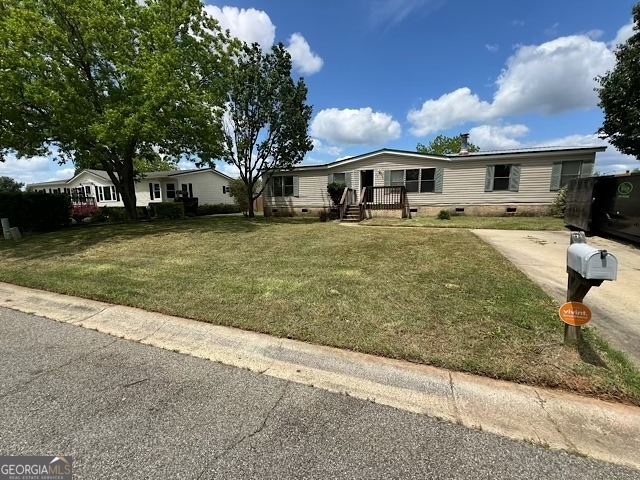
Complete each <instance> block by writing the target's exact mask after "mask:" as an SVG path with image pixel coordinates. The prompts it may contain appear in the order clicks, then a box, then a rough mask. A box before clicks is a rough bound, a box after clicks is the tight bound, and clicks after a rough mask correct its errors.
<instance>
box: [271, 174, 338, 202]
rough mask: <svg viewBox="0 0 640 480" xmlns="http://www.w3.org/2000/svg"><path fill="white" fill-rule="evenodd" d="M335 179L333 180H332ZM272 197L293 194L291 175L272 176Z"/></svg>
mask: <svg viewBox="0 0 640 480" xmlns="http://www.w3.org/2000/svg"><path fill="white" fill-rule="evenodd" d="M334 181H335V180H334ZM272 186H273V192H272V195H273V196H274V197H292V196H293V175H287V176H284V177H273V184H272Z"/></svg>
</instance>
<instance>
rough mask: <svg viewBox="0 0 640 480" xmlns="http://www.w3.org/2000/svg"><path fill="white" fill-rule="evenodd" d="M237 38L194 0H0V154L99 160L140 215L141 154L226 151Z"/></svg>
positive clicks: (199, 154) (132, 213)
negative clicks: (225, 130)
mask: <svg viewBox="0 0 640 480" xmlns="http://www.w3.org/2000/svg"><path fill="white" fill-rule="evenodd" d="M236 45H237V41H236V40H231V39H230V38H229V36H228V34H226V35H225V34H222V33H221V32H220V29H219V27H218V25H217V23H216V22H215V21H214V20H213V19H211V18H209V17H207V16H206V14H205V13H204V11H203V4H202V3H201V1H200V0H181V1H175V0H146V2H144V3H142V2H138V1H137V0H107V1H105V0H65V1H64V2H60V1H57V0H5V1H3V2H2V4H1V6H0V58H2V68H0V156H2V155H3V154H6V153H8V152H14V153H16V154H17V156H18V157H28V156H34V155H49V156H51V157H53V158H54V159H57V160H58V161H59V162H61V163H64V162H67V161H73V162H74V163H75V164H76V165H77V166H79V165H87V164H92V162H98V163H99V165H101V167H102V169H103V170H106V171H107V173H108V174H109V177H110V178H111V180H112V181H113V183H114V185H115V186H116V189H117V190H118V192H119V193H120V194H121V196H122V199H123V201H124V204H125V207H126V208H127V210H128V212H129V215H130V216H131V217H132V218H135V217H136V208H135V205H136V199H135V183H134V182H135V179H136V174H137V172H136V163H135V161H136V159H140V158H141V157H144V155H145V154H148V152H150V151H152V150H154V149H155V150H157V151H159V152H160V153H162V154H164V155H167V156H168V157H170V158H174V159H175V158H180V157H184V158H193V159H195V158H198V159H204V160H207V159H209V158H213V157H215V156H220V155H221V154H222V148H221V147H222V140H223V137H222V128H221V117H222V114H223V113H224V103H225V100H226V97H225V93H226V86H227V79H228V74H229V73H230V69H231V67H232V66H233V55H234V52H235V48H236ZM138 165H140V164H139V163H138Z"/></svg>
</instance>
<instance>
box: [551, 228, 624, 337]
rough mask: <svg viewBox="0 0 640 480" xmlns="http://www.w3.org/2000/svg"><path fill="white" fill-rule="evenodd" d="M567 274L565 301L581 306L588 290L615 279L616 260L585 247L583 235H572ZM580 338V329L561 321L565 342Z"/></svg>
mask: <svg viewBox="0 0 640 480" xmlns="http://www.w3.org/2000/svg"><path fill="white" fill-rule="evenodd" d="M567 274H568V277H569V278H568V282H567V302H580V303H582V301H583V300H584V297H585V296H586V295H587V293H589V290H591V287H599V286H600V285H602V282H603V281H605V280H611V281H613V280H616V278H617V275H618V259H617V258H616V257H615V256H614V255H612V254H611V253H609V252H607V251H606V250H598V249H597V248H593V247H591V246H589V245H587V239H586V236H585V234H584V232H572V233H571V244H570V245H569V248H568V249H567ZM561 310H562V309H561ZM589 315H590V314H589ZM587 321H588V319H587ZM581 335H582V327H580V326H579V325H571V324H569V323H567V322H566V321H565V325H564V341H565V343H575V342H578V341H579V340H580V338H581Z"/></svg>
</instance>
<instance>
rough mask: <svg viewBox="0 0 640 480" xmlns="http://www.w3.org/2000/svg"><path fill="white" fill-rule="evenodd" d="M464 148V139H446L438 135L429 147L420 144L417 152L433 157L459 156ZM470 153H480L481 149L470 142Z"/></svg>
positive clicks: (458, 137)
mask: <svg viewBox="0 0 640 480" xmlns="http://www.w3.org/2000/svg"><path fill="white" fill-rule="evenodd" d="M461 148H462V137H460V136H457V137H446V136H444V135H438V136H437V137H436V138H434V139H433V140H431V141H430V142H429V143H428V144H427V145H423V144H422V143H418V145H417V146H416V151H418V152H420V153H430V154H431V155H457V154H458V153H460V150H461ZM467 150H468V151H469V153H473V152H479V151H480V147H478V146H477V145H474V144H473V143H471V142H469V148H468V149H467Z"/></svg>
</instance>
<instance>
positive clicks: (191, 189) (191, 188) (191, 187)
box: [189, 183, 193, 198]
mask: <svg viewBox="0 0 640 480" xmlns="http://www.w3.org/2000/svg"><path fill="white" fill-rule="evenodd" d="M189 198H193V184H191V183H190V184H189Z"/></svg>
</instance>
